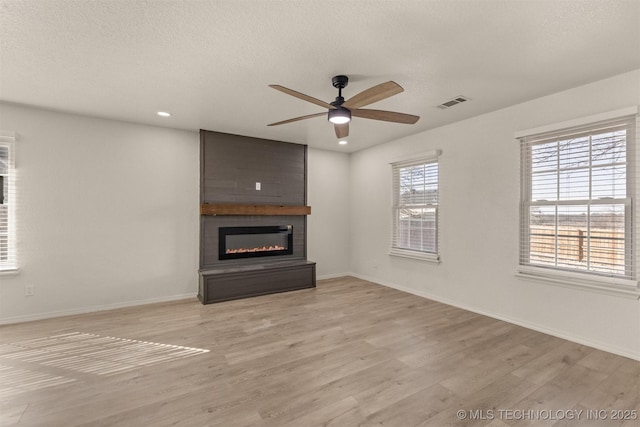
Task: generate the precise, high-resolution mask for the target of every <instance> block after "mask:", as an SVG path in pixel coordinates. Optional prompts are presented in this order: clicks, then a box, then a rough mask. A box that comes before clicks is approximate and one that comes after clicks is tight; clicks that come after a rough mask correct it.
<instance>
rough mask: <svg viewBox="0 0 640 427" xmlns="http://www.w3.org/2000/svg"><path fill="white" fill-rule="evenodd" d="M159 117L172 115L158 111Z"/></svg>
mask: <svg viewBox="0 0 640 427" xmlns="http://www.w3.org/2000/svg"><path fill="white" fill-rule="evenodd" d="M158 115H159V116H162V117H171V113H167V112H166V111H158Z"/></svg>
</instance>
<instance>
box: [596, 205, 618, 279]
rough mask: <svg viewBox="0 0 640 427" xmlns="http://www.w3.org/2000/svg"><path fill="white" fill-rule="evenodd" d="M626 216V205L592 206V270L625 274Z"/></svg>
mask: <svg viewBox="0 0 640 427" xmlns="http://www.w3.org/2000/svg"><path fill="white" fill-rule="evenodd" d="M624 216H625V215H624V205H598V206H593V207H592V208H591V232H590V234H589V243H590V244H589V262H590V269H591V270H593V271H598V272H603V273H613V274H624V272H625V217H624Z"/></svg>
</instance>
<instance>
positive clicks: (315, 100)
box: [269, 85, 336, 109]
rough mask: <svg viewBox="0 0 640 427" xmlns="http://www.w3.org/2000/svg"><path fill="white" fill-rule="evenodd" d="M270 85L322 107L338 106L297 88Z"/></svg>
mask: <svg viewBox="0 0 640 427" xmlns="http://www.w3.org/2000/svg"><path fill="white" fill-rule="evenodd" d="M269 87H272V88H274V89H275V90H279V91H280V92H284V93H286V94H287V95H291V96H295V97H296V98H298V99H302V100H303V101H307V102H310V103H312V104H316V105H319V106H320V107H324V108H329V109H332V108H336V107H334V106H333V105H331V104H329V103H327V102H324V101H321V100H319V99H316V98H314V97H312V96H309V95H305V94H304V93H300V92H296V91H295V90H293V89H289V88H286V87H284V86H280V85H269Z"/></svg>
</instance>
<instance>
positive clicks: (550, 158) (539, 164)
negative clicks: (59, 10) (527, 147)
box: [531, 141, 558, 173]
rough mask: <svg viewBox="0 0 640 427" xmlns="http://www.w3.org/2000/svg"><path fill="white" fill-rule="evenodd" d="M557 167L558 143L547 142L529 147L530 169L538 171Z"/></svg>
mask: <svg viewBox="0 0 640 427" xmlns="http://www.w3.org/2000/svg"><path fill="white" fill-rule="evenodd" d="M557 167H558V143H557V142H555V141H554V142H547V143H545V144H537V145H534V146H533V147H531V170H532V171H533V172H534V173H535V172H540V171H543V170H549V169H556V168H557Z"/></svg>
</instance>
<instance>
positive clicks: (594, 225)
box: [520, 115, 638, 280]
mask: <svg viewBox="0 0 640 427" xmlns="http://www.w3.org/2000/svg"><path fill="white" fill-rule="evenodd" d="M636 138H637V135H636V116H635V115H630V116H626V117H620V118H616V119H609V120H606V121H600V122H597V123H591V124H588V125H583V126H578V127H572V128H568V129H562V130H556V131H553V132H549V133H543V134H537V135H529V136H526V137H522V138H520V145H521V174H522V177H521V183H522V188H521V230H520V234H521V235H520V237H521V239H520V240H521V247H520V264H521V265H523V266H533V267H542V268H546V269H553V270H564V271H567V272H580V273H587V274H591V275H593V276H607V277H612V278H621V279H631V280H635V279H636V274H637V265H636V264H637V259H636V258H637V254H636V253H635V251H636V249H635V245H636V243H635V242H634V238H635V233H634V227H637V225H636V224H634V197H635V195H636V193H635V192H636V190H637V169H636V168H637V163H636V154H637V153H636V150H637V145H638V142H637V139H636ZM635 216H637V214H635Z"/></svg>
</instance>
